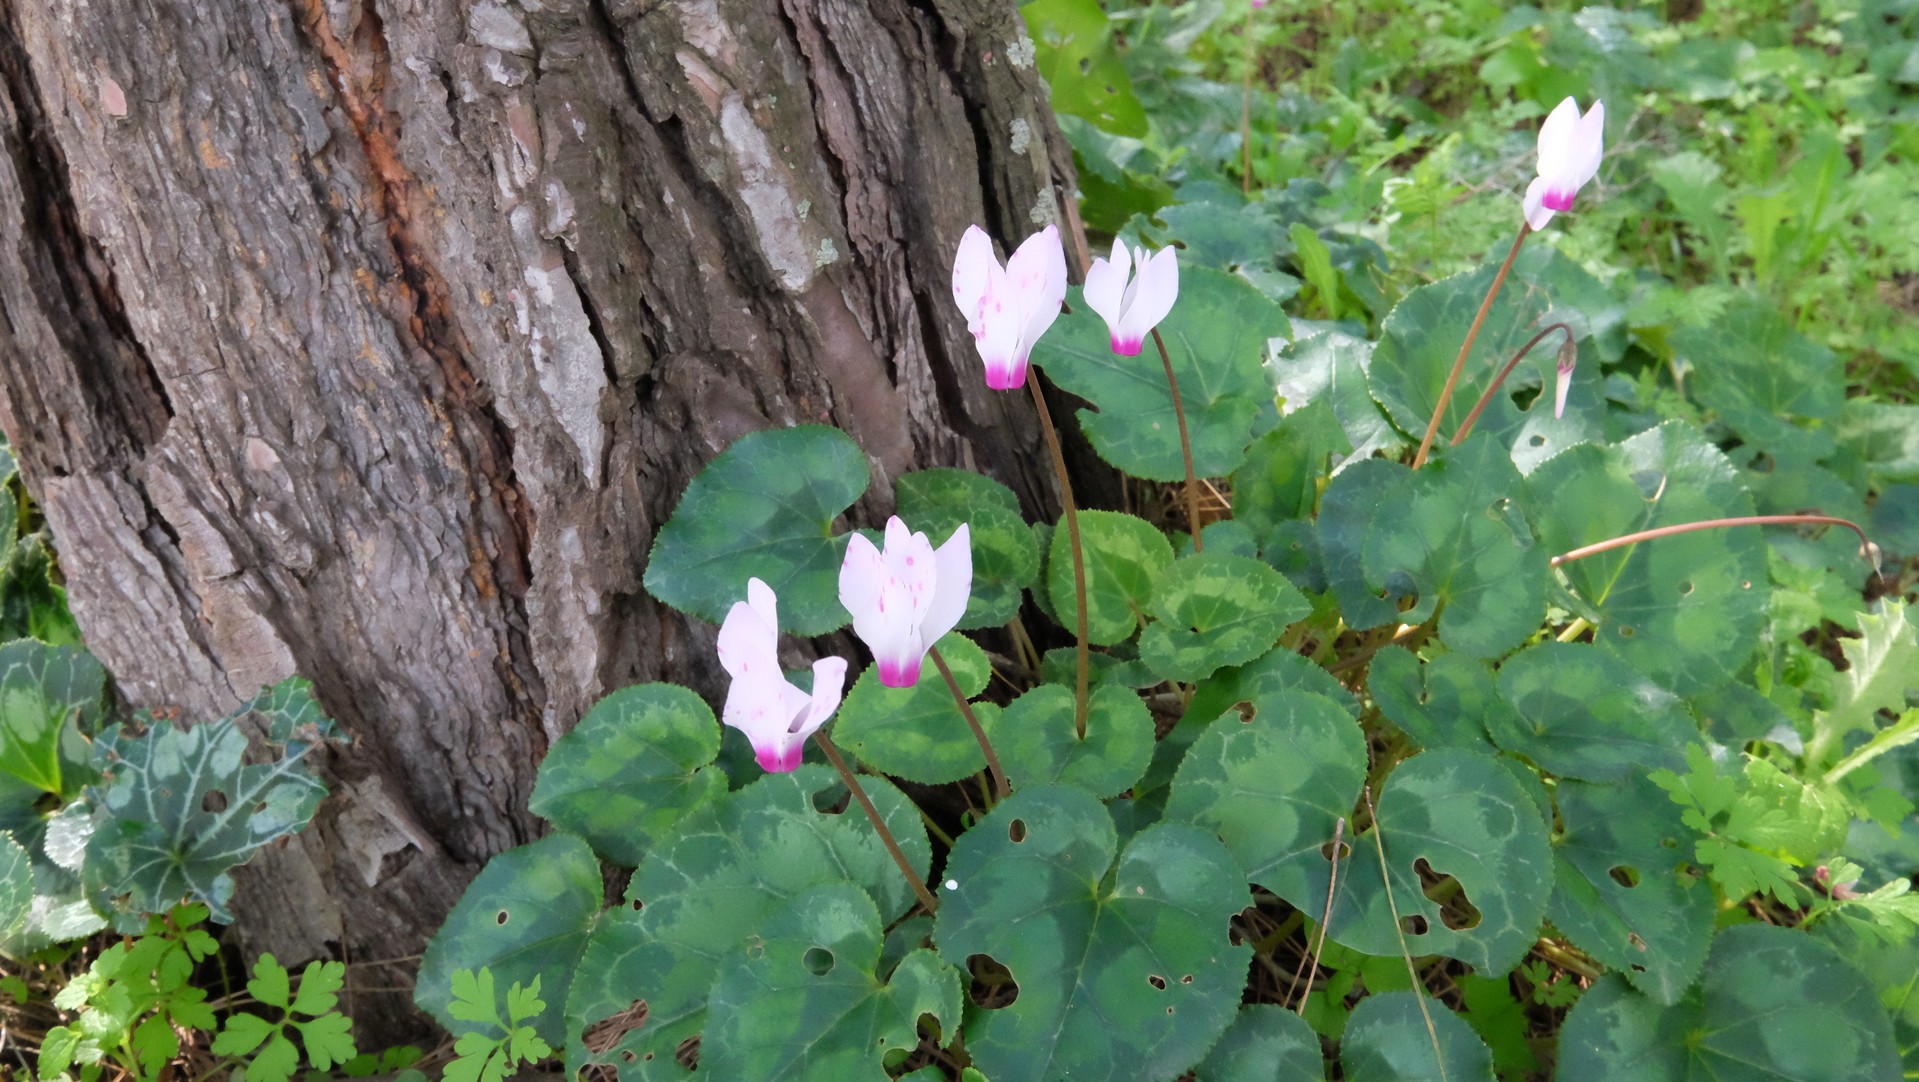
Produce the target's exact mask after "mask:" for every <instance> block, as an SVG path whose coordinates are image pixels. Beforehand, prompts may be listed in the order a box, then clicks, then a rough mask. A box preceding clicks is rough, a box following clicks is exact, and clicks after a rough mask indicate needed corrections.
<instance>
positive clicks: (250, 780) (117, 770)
mask: <svg viewBox="0 0 1919 1082" xmlns="http://www.w3.org/2000/svg"><path fill="white" fill-rule="evenodd" d="M309 686H310V685H309V684H308V683H307V682H306V681H305V680H301V679H299V678H298V677H292V678H289V679H287V680H283V681H281V682H280V683H279V684H276V685H274V686H273V687H271V688H266V689H264V690H262V691H261V692H260V694H259V695H258V696H256V697H255V698H254V700H253V701H252V702H250V703H248V704H247V705H246V706H244V707H242V708H241V709H240V710H239V712H238V713H235V714H234V715H233V716H231V717H227V718H222V719H221V720H219V721H214V722H208V723H205V724H201V725H195V726H193V727H192V728H189V729H186V730H181V729H177V728H174V727H173V726H172V725H170V724H165V723H161V724H157V725H155V726H154V727H153V728H152V729H149V730H148V731H147V732H146V733H145V734H144V735H141V736H129V735H127V732H126V731H125V730H110V731H108V732H105V733H102V734H101V735H100V738H99V740H98V741H97V747H98V749H99V754H100V757H101V761H102V762H103V763H104V764H105V771H106V780H105V781H104V782H103V783H102V785H101V787H100V789H99V792H98V795H97V796H96V797H94V798H93V800H94V807H95V809H96V816H97V818H96V821H95V828H94V832H93V836H92V838H90V839H89V840H88V842H87V858H86V867H85V876H86V883H87V889H88V893H89V895H90V896H91V897H92V898H93V901H94V905H95V906H96V907H97V908H99V909H100V910H101V911H103V912H106V911H109V910H111V909H114V908H116V907H119V908H124V909H126V910H128V911H129V912H130V914H136V915H137V914H144V913H161V912H165V911H166V910H168V909H171V908H172V907H173V906H174V905H175V904H177V903H178V902H179V901H180V900H181V899H182V898H186V897H189V896H190V897H192V898H194V899H195V900H197V901H200V902H204V903H205V904H206V906H207V908H208V909H209V910H210V911H211V912H212V915H213V919H214V920H217V921H222V922H226V921H231V920H232V919H233V918H232V916H231V915H230V914H229V913H228V912H227V908H226V903H227V900H228V899H230V898H231V897H232V896H233V879H232V877H231V876H229V875H228V874H227V871H228V869H230V868H232V867H233V866H234V865H236V864H244V863H245V862H246V861H247V860H248V859H249V858H251V857H252V856H253V854H254V853H255V852H257V851H258V850H259V849H260V847H262V846H264V845H266V844H268V843H269V842H272V841H275V840H277V839H279V838H283V837H285V836H287V835H289V834H293V833H295V832H297V831H299V830H300V828H302V827H304V826H306V823H307V820H308V819H311V818H312V817H313V810H314V809H315V808H316V807H318V806H319V803H320V798H321V797H324V796H325V795H326V786H325V785H323V784H322V783H321V782H320V780H319V779H318V778H315V777H314V776H313V774H312V773H311V772H309V771H308V770H307V768H306V764H305V763H304V762H303V761H302V760H303V758H304V757H305V755H306V753H307V752H308V751H310V750H311V749H312V748H313V746H314V745H315V744H316V743H318V742H319V741H320V740H322V739H324V738H326V737H329V736H331V735H333V733H334V727H333V722H332V721H330V720H328V718H327V717H326V716H325V715H323V714H321V713H320V709H319V706H318V705H317V704H315V703H314V701H313V696H312V694H311V693H310V692H309V691H308V690H307V689H308V688H309ZM249 714H252V715H255V716H256V717H257V720H258V723H259V726H260V728H261V729H263V730H264V731H265V733H266V741H267V743H268V744H271V745H277V746H279V747H280V748H282V749H284V751H283V753H282V754H281V755H280V757H279V758H277V759H273V760H271V761H268V762H262V763H251V764H249V763H245V762H243V761H242V756H244V755H245V754H246V751H247V734H246V731H245V730H243V729H242V728H241V727H240V724H239V722H240V720H241V719H243V718H245V717H247V716H248V715H249ZM144 923H145V922H144V920H138V921H137V922H136V925H130V926H137V925H139V924H144Z"/></svg>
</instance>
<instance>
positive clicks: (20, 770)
mask: <svg viewBox="0 0 1919 1082" xmlns="http://www.w3.org/2000/svg"><path fill="white" fill-rule="evenodd" d="M106 675H107V674H106V670H105V669H102V668H101V667H100V663H99V662H98V661H95V660H94V659H93V655H92V654H89V653H87V652H86V651H85V650H81V649H79V648H77V647H72V646H49V645H47V644H46V643H43V642H36V641H34V640H33V639H21V640H19V641H17V642H10V643H7V644H6V645H4V646H0V773H4V774H7V775H11V776H12V777H13V778H14V779H16V780H18V781H20V782H22V783H24V785H25V786H27V787H28V789H30V790H31V791H33V792H34V793H35V794H36V795H34V796H33V797H31V798H29V800H28V804H29V805H31V804H32V803H34V802H35V801H37V800H38V799H39V798H38V795H37V794H47V795H51V796H54V797H58V798H60V800H62V801H65V800H69V799H71V798H72V797H74V796H75V795H77V794H78V793H79V792H80V789H81V787H82V786H84V785H85V784H86V783H87V782H89V781H91V780H92V779H93V771H92V769H91V767H90V766H89V765H88V764H89V760H90V758H91V750H90V749H89V748H88V747H87V743H86V740H85V738H84V736H83V735H82V733H83V731H88V730H91V729H92V728H93V727H94V726H95V725H96V724H97V723H98V720H99V713H100V696H101V694H102V692H104V691H105V688H106ZM12 818H13V816H12V815H11V814H10V813H9V812H4V811H0V828H4V827H6V826H7V825H9V823H10V821H11V819H12Z"/></svg>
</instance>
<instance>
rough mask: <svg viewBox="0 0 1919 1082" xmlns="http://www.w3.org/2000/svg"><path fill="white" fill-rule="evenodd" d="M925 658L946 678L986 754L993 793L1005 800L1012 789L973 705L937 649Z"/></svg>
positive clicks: (955, 699) (928, 651) (981, 748)
mask: <svg viewBox="0 0 1919 1082" xmlns="http://www.w3.org/2000/svg"><path fill="white" fill-rule="evenodd" d="M926 653H927V656H929V657H931V658H932V659H933V665H934V666H935V667H936V668H938V669H939V671H940V675H941V676H944V677H945V678H946V686H947V688H948V689H949V690H951V691H952V692H953V701H954V702H956V703H958V704H959V708H960V713H961V714H964V715H965V716H966V724H967V725H968V726H970V727H971V728H972V730H973V739H975V740H977V741H979V750H981V751H983V752H985V753H986V767H987V769H989V770H991V771H992V772H993V791H994V793H995V795H996V796H997V798H998V799H1000V800H1005V799H1006V798H1007V797H1009V796H1011V795H1012V793H1013V787H1012V786H1011V785H1008V784H1007V783H1006V771H1004V770H1001V769H1000V766H999V756H997V755H995V754H993V745H992V743H991V742H990V741H988V740H987V739H986V730H985V729H982V728H980V723H979V715H977V714H975V713H973V704H972V703H970V702H967V701H966V694H965V693H964V692H962V691H960V686H959V681H958V680H955V679H953V670H952V669H949V668H947V667H946V659H945V658H943V657H941V656H940V649H939V647H937V646H935V647H931V648H929V649H928V650H927V651H926Z"/></svg>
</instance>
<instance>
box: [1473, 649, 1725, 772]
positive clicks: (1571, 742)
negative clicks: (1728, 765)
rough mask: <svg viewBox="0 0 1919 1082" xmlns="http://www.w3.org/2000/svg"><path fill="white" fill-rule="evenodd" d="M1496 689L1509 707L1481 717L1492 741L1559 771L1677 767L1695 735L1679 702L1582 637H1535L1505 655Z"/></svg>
mask: <svg viewBox="0 0 1919 1082" xmlns="http://www.w3.org/2000/svg"><path fill="white" fill-rule="evenodd" d="M1499 692H1500V694H1501V695H1502V696H1503V697H1504V698H1505V700H1506V701H1507V702H1509V703H1511V704H1512V705H1513V710H1512V711H1511V712H1503V711H1502V712H1498V713H1495V714H1492V715H1489V716H1488V717H1487V719H1486V720H1487V728H1488V729H1490V730H1491V732H1492V737H1493V741H1494V742H1495V743H1497V744H1498V745H1499V746H1500V747H1502V748H1505V749H1506V750H1507V751H1510V752H1515V753H1517V754H1520V755H1524V756H1526V757H1527V758H1529V759H1531V760H1532V761H1533V762H1534V763H1535V764H1537V765H1538V766H1539V767H1540V768H1541V769H1543V770H1547V771H1550V772H1551V773H1554V774H1557V775H1559V776H1560V777H1565V778H1580V779H1582V780H1585V781H1619V780H1621V779H1623V778H1626V777H1628V776H1631V775H1633V774H1635V773H1639V774H1643V773H1644V772H1645V771H1646V770H1648V769H1657V768H1662V767H1663V768H1665V769H1668V770H1677V769H1681V768H1683V767H1684V766H1685V764H1686V746H1687V745H1688V744H1693V743H1696V742H1698V740H1699V725H1698V723H1697V722H1696V721H1694V720H1693V717H1692V715H1691V714H1690V713H1688V712H1687V710H1686V706H1685V704H1684V703H1682V702H1680V701H1679V700H1678V699H1677V698H1676V697H1674V695H1673V694H1672V693H1671V692H1669V691H1666V690H1665V689H1663V688H1661V687H1659V686H1658V685H1656V684H1654V683H1652V682H1651V681H1650V680H1647V679H1646V678H1645V677H1643V676H1641V675H1639V673H1638V671H1637V670H1635V669H1633V668H1632V667H1631V666H1629V665H1627V664H1626V663H1625V662H1623V661H1620V660H1619V659H1618V658H1616V657H1614V656H1613V655H1611V654H1608V653H1606V652H1605V651H1604V650H1601V649H1600V648H1598V647H1596V646H1591V645H1588V644H1586V643H1563V642H1542V643H1539V644H1538V645H1536V646H1533V647H1530V648H1528V649H1526V650H1522V651H1520V652H1519V653H1518V654H1515V655H1514V656H1512V657H1510V658H1507V659H1506V662H1505V664H1503V665H1501V666H1500V667H1499ZM1514 722H1518V724H1514Z"/></svg>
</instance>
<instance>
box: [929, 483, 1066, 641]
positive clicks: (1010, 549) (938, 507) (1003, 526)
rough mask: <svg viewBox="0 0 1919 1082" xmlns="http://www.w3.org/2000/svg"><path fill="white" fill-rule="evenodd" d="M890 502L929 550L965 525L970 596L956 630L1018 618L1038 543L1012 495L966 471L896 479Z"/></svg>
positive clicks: (1033, 575) (1036, 561) (1035, 569)
mask: <svg viewBox="0 0 1919 1082" xmlns="http://www.w3.org/2000/svg"><path fill="white" fill-rule="evenodd" d="M893 498H894V499H895V500H896V501H898V505H899V516H900V519H901V520H902V521H904V522H905V523H906V524H907V525H908V526H909V527H911V528H912V529H914V530H917V531H920V532H922V533H924V534H926V536H927V537H928V538H929V539H931V541H932V542H933V544H934V546H935V547H937V546H939V545H942V544H945V543H946V539H947V538H949V537H951V536H952V534H953V531H954V530H956V529H958V528H959V525H960V523H962V522H963V523H966V524H967V535H968V537H969V538H970V539H971V542H972V547H973V592H972V594H971V596H969V597H968V598H967V601H966V615H964V616H962V617H960V622H959V626H960V627H963V628H975V627H997V626H998V625H1000V624H1004V623H1005V622H1006V621H1008V620H1011V619H1012V618H1013V617H1014V616H1015V615H1017V614H1018V612H1019V606H1020V599H1021V593H1020V591H1022V590H1024V589H1025V588H1026V587H1028V586H1030V585H1032V584H1033V580H1034V579H1035V578H1037V577H1038V576H1039V543H1038V541H1037V540H1036V539H1035V538H1034V537H1033V531H1032V528H1031V527H1029V526H1027V525H1026V519H1025V517H1024V516H1022V515H1021V514H1020V509H1019V498H1018V497H1016V496H1014V495H1013V490H1012V489H1009V488H1007V487H1006V486H1005V485H1002V484H1000V483H999V482H998V481H995V480H993V479H992V478H990V477H986V476H984V475H981V474H977V473H974V472H972V471H971V470H950V469H938V470H921V471H919V472H918V473H909V474H907V475H906V476H904V477H901V478H900V479H899V481H898V482H897V483H896V484H895V485H894V487H893Z"/></svg>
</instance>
